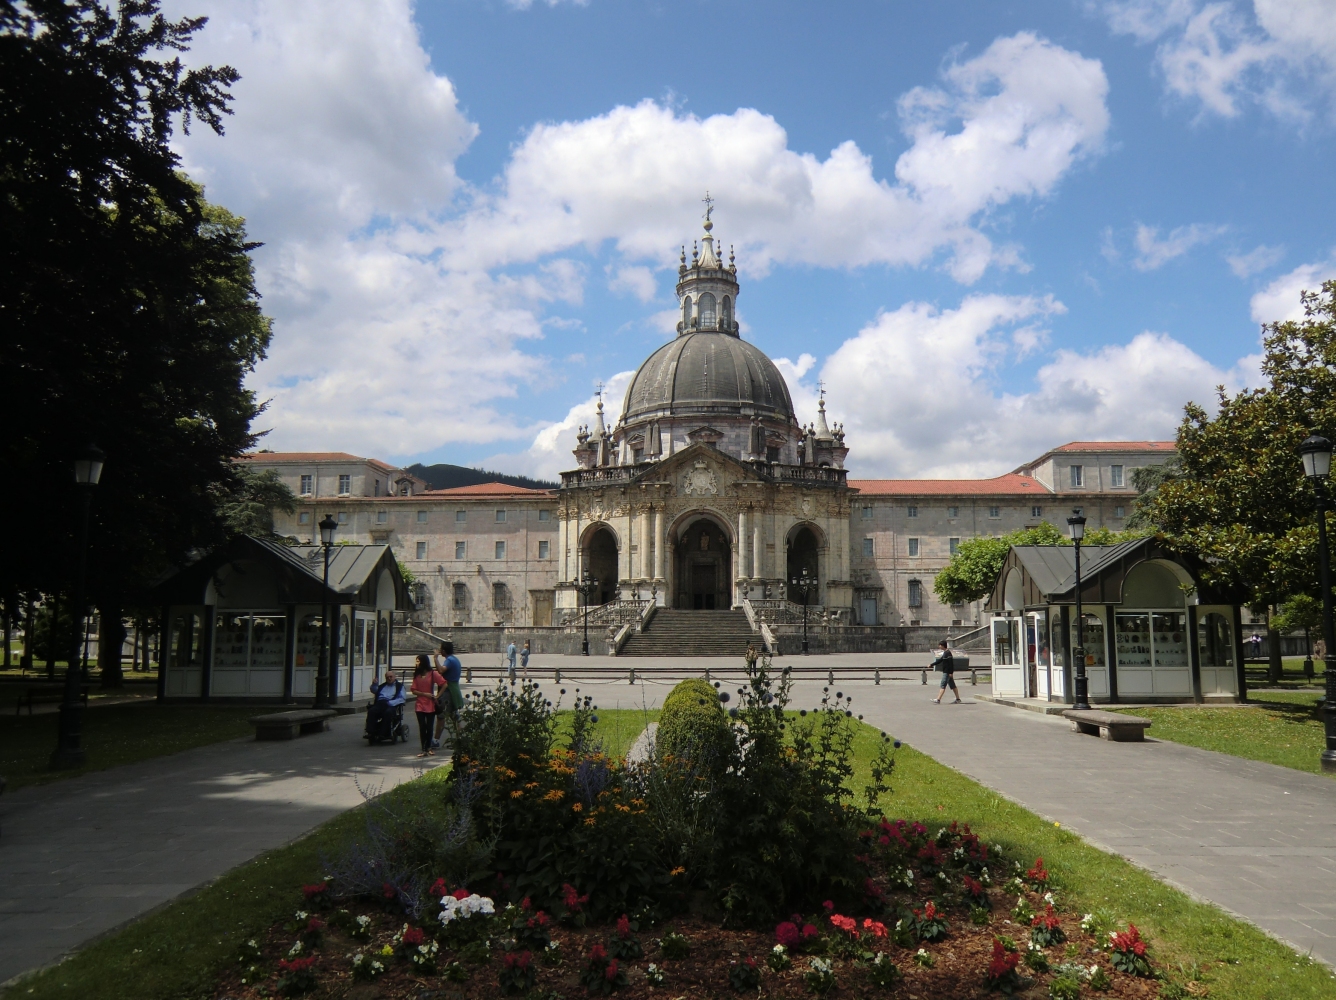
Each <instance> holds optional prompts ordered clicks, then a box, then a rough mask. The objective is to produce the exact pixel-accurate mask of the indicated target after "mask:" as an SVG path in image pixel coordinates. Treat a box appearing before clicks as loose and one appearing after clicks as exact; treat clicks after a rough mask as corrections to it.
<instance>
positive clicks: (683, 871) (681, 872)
mask: <svg viewBox="0 0 1336 1000" xmlns="http://www.w3.org/2000/svg"><path fill="white" fill-rule="evenodd" d="M686 873H687V870H686V869H685V868H674V869H673V870H672V871H671V872H669V873H668V874H670V875H685V874H686Z"/></svg>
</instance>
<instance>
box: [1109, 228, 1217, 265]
mask: <svg viewBox="0 0 1336 1000" xmlns="http://www.w3.org/2000/svg"><path fill="white" fill-rule="evenodd" d="M1226 229H1227V227H1225V226H1207V225H1202V224H1200V223H1196V222H1194V223H1193V224H1192V225H1190V226H1178V227H1177V228H1176V229H1171V230H1170V231H1169V233H1168V234H1167V235H1165V236H1164V237H1163V238H1161V236H1160V229H1159V227H1158V226H1146V225H1142V224H1141V223H1137V231H1136V236H1135V237H1134V238H1133V242H1134V243H1135V244H1136V248H1137V253H1136V256H1135V257H1134V258H1133V259H1132V266H1133V267H1135V268H1136V269H1137V270H1138V271H1154V270H1156V269H1157V268H1160V267H1163V266H1164V265H1165V264H1167V263H1169V261H1171V260H1173V259H1174V258H1175V257H1181V256H1183V255H1184V254H1185V253H1187V252H1188V251H1189V250H1191V249H1192V248H1193V247H1197V246H1200V245H1201V244H1203V243H1209V242H1210V241H1211V240H1213V239H1215V238H1216V237H1217V236H1221V235H1222V234H1224V233H1225V231H1226Z"/></svg>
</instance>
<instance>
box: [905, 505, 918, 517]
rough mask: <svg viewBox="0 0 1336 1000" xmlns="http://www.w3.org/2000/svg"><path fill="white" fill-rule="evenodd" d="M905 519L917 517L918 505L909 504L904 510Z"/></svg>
mask: <svg viewBox="0 0 1336 1000" xmlns="http://www.w3.org/2000/svg"><path fill="white" fill-rule="evenodd" d="M905 517H918V504H912V503H911V504H910V505H909V506H908V507H906V508H905Z"/></svg>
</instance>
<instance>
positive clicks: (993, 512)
mask: <svg viewBox="0 0 1336 1000" xmlns="http://www.w3.org/2000/svg"><path fill="white" fill-rule="evenodd" d="M1001 516H1002V508H1001V507H989V508H988V517H989V520H993V521H996V520H997V519H998V518H999V517H1001Z"/></svg>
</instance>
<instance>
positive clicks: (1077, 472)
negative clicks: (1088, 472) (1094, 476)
mask: <svg viewBox="0 0 1336 1000" xmlns="http://www.w3.org/2000/svg"><path fill="white" fill-rule="evenodd" d="M1071 477H1072V478H1071V483H1072V489H1076V490H1079V489H1081V488H1082V487H1083V486H1085V466H1083V465H1073V466H1072V467H1071Z"/></svg>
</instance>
